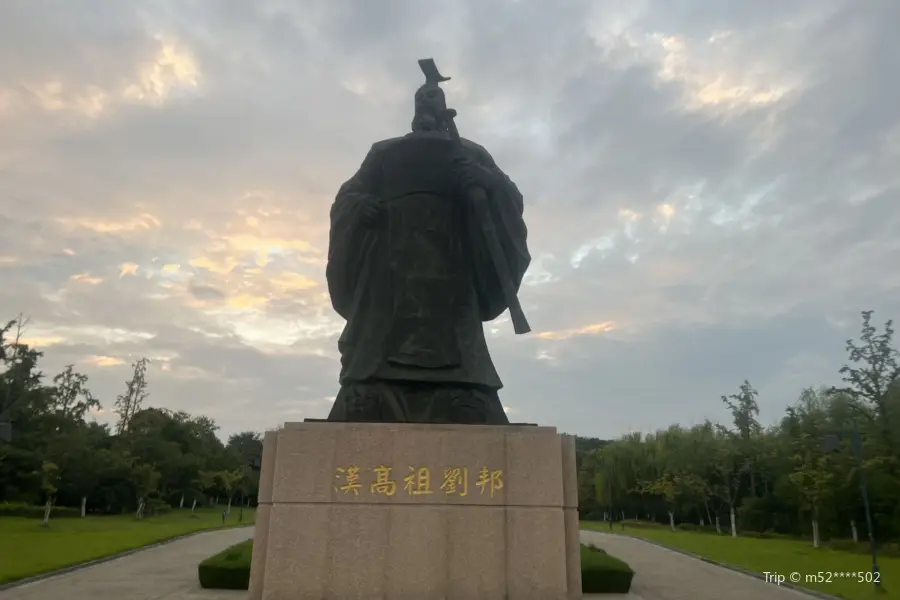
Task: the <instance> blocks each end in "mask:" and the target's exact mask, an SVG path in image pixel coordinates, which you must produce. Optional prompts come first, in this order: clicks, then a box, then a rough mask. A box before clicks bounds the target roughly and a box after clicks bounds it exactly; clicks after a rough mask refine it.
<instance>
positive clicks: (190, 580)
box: [0, 527, 812, 600]
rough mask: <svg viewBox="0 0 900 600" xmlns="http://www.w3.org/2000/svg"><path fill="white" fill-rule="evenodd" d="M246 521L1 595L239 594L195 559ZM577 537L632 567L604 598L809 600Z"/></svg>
mask: <svg viewBox="0 0 900 600" xmlns="http://www.w3.org/2000/svg"><path fill="white" fill-rule="evenodd" d="M252 534H253V529H252V528H249V527H245V528H241V529H228V530H225V531H213V532H209V533H203V534H199V535H196V536H193V537H190V538H187V539H184V540H179V541H176V542H172V543H171V544H164V545H162V546H158V547H156V548H151V549H149V550H145V551H143V552H138V553H135V554H131V555H129V556H125V557H123V558H119V559H116V560H113V561H110V562H107V563H102V564H99V565H95V566H93V567H87V568H85V569H80V570H77V571H74V572H71V573H67V574H64V575H59V576H57V577H51V578H48V579H44V580H41V581H37V582H34V583H31V584H27V585H23V586H19V587H15V588H12V589H9V590H6V591H3V592H0V600H46V599H48V598H65V599H66V600H124V599H127V600H239V599H240V600H243V599H244V598H245V597H246V592H242V591H221V590H203V589H200V584H199V583H198V582H197V565H198V564H199V563H200V561H201V560H203V559H204V558H206V557H208V556H210V555H212V554H215V553H216V552H219V551H220V550H223V549H225V548H227V547H228V546H231V545H233V544H236V543H238V542H241V541H243V540H245V539H248V538H249V537H250V536H251V535H252ZM581 540H582V542H584V543H592V544H595V545H596V546H598V547H600V548H603V549H604V550H607V551H608V552H609V553H610V554H612V555H614V556H617V557H619V558H621V559H622V560H624V561H625V562H627V563H628V564H630V565H631V566H632V568H633V569H634V570H635V571H636V573H637V574H636V575H635V578H634V583H633V584H632V588H631V589H632V593H630V594H628V595H627V596H619V595H615V596H613V595H590V596H585V598H603V599H605V600H615V599H623V600H624V599H625V598H628V599H633V600H721V599H722V598H728V600H758V599H759V598H765V599H766V600H810V598H812V596H809V595H807V594H803V593H800V592H796V591H794V590H789V589H787V588H780V587H777V586H775V585H774V584H769V583H765V582H762V581H760V580H758V579H753V578H752V577H748V576H746V575H742V574H740V573H735V572H733V571H729V570H727V569H723V568H721V567H717V566H714V565H711V564H708V563H705V562H703V561H700V560H697V559H694V558H690V557H688V556H684V555H682V554H678V553H676V552H671V551H669V550H665V549H664V548H660V547H658V546H654V545H652V544H648V543H646V542H642V541H640V540H636V539H633V538H627V537H622V536H616V535H610V534H607V533H600V532H595V531H582V532H581Z"/></svg>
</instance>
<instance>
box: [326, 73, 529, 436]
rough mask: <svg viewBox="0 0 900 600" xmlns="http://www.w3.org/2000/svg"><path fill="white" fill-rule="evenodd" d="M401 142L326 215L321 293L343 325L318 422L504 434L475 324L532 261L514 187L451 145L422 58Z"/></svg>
mask: <svg viewBox="0 0 900 600" xmlns="http://www.w3.org/2000/svg"><path fill="white" fill-rule="evenodd" d="M419 65H420V67H421V68H422V71H423V72H424V73H425V77H426V81H425V84H424V85H422V86H421V87H420V88H419V89H418V90H417V91H416V94H415V115H414V116H413V120H412V132H411V133H409V134H407V135H405V136H403V137H399V138H392V139H388V140H384V141H381V142H377V143H376V144H374V145H373V146H372V148H371V150H369V153H368V154H367V156H366V158H365V160H363V163H362V166H361V167H360V168H359V170H358V171H357V172H356V174H355V175H354V176H353V177H351V178H350V180H348V181H347V182H346V183H344V185H342V186H341V189H340V190H339V191H338V194H337V198H336V199H335V201H334V204H333V205H332V208H331V233H330V240H329V248H328V267H327V270H326V274H327V279H328V291H329V293H330V294H331V302H332V305H333V306H334V309H335V310H336V311H337V312H338V314H340V315H341V316H342V317H344V318H345V319H346V320H347V324H346V326H345V327H344V331H343V333H342V334H341V337H340V340H339V341H338V349H339V350H340V353H341V367H342V368H341V375H340V384H341V389H340V391H339V392H338V395H337V398H336V399H335V402H334V406H333V407H332V409H331V413H330V414H329V416H328V420H329V421H354V422H362V421H368V422H415V423H466V424H491V425H497V424H508V423H509V420H508V419H507V417H506V413H505V412H504V411H503V406H502V405H501V404H500V399H499V397H498V394H497V391H498V390H499V389H500V388H501V387H502V386H503V384H502V383H501V382H500V378H499V376H498V375H497V371H496V370H495V368H494V365H493V362H492V361H491V357H490V354H489V353H488V348H487V343H486V342H485V338H484V329H483V325H482V323H483V322H484V321H490V320H493V319H495V318H497V317H498V316H499V315H500V314H501V313H502V312H503V311H504V310H506V309H507V308H509V309H510V316H511V320H512V321H513V325H514V329H515V331H516V333H526V332H528V331H530V328H529V326H528V322H527V320H526V319H525V316H524V314H523V313H522V309H521V306H520V305H519V301H518V298H517V292H518V289H519V285H520V284H521V281H522V276H523V275H524V274H525V270H526V269H527V268H528V264H529V262H530V261H531V257H530V255H529V253H528V247H527V244H526V237H527V230H526V227H525V221H524V220H523V218H522V211H523V200H522V195H521V194H520V193H519V190H518V188H517V187H516V186H515V184H514V183H513V182H512V181H511V180H510V179H509V177H507V176H506V174H504V173H503V171H501V170H500V168H499V167H498V166H497V165H496V164H495V163H494V160H493V158H491V155H490V154H488V152H487V150H485V149H484V148H482V147H481V146H479V145H478V144H475V143H474V142H471V141H469V140H466V139H462V138H460V137H459V134H458V133H457V131H456V126H455V124H454V121H453V117H454V116H455V115H456V112H455V111H453V110H452V109H448V108H447V105H446V101H445V98H444V92H443V90H442V89H441V87H440V85H439V83H440V82H442V81H446V80H448V79H449V77H442V76H441V75H440V73H439V72H438V70H437V68H436V67H435V65H434V61H432V60H431V59H425V60H420V61H419Z"/></svg>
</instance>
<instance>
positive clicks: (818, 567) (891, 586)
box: [581, 521, 900, 600]
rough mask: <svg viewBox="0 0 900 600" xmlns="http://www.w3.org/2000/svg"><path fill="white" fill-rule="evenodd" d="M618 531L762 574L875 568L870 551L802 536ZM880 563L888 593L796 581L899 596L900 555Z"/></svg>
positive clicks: (859, 596) (865, 595)
mask: <svg viewBox="0 0 900 600" xmlns="http://www.w3.org/2000/svg"><path fill="white" fill-rule="evenodd" d="M581 528H582V529H593V530H596V531H603V532H609V524H608V523H596V522H588V521H582V522H581ZM613 533H625V534H628V535H633V536H635V537H641V538H645V539H648V540H651V541H654V542H658V543H660V544H663V545H665V546H669V547H672V548H678V549H680V550H686V551H688V552H692V553H694V554H698V555H700V556H703V557H706V558H709V559H712V560H715V561H717V562H721V563H725V564H729V565H733V566H736V567H741V568H744V569H746V570H748V571H755V572H757V573H760V574H762V573H763V572H765V571H769V572H777V573H781V574H783V575H789V574H790V573H791V572H797V573H800V574H801V576H803V577H805V576H806V575H815V574H817V573H819V572H820V571H822V572H826V571H828V572H831V571H836V572H846V571H853V572H856V571H864V572H869V571H871V568H872V559H871V557H870V556H869V555H867V554H854V553H850V552H841V551H838V550H830V549H815V548H813V547H812V543H811V542H805V541H801V540H784V539H756V538H749V537H746V538H744V537H738V538H732V537H731V536H730V535H715V534H710V533H699V532H693V531H671V530H670V529H668V528H664V527H658V528H657V527H644V526H641V527H628V525H627V524H626V526H625V530H624V531H623V530H622V529H620V527H619V524H618V523H617V524H616V525H615V527H614V529H613ZM878 566H879V567H880V568H881V585H882V587H883V588H884V589H885V590H886V591H887V593H883V594H877V593H875V591H874V589H873V588H874V586H873V585H872V584H871V583H858V582H857V581H856V580H855V579H853V580H850V579H847V578H832V581H831V583H826V582H823V583H814V582H810V583H806V582H805V581H801V582H800V583H798V584H797V585H802V586H803V587H806V588H810V589H813V590H818V591H820V592H825V593H826V594H831V595H833V596H839V597H841V598H847V599H848V600H874V599H876V598H878V599H882V600H884V599H887V598H900V558H894V557H879V558H878Z"/></svg>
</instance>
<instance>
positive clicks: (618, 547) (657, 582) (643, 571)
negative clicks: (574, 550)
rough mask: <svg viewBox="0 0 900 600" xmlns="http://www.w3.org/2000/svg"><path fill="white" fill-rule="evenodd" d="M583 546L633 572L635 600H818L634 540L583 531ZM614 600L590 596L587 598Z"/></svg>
mask: <svg viewBox="0 0 900 600" xmlns="http://www.w3.org/2000/svg"><path fill="white" fill-rule="evenodd" d="M581 542H582V543H583V544H594V545H595V546H597V547H598V548H602V549H603V550H606V552H607V553H609V554H611V555H612V556H615V557H617V558H621V559H622V560H624V561H625V562H626V563H628V564H629V565H630V566H631V568H632V569H633V570H634V572H635V575H634V580H632V582H631V593H630V594H629V595H628V596H626V597H627V598H629V599H634V600H723V599H724V598H727V599H728V600H760V599H761V598H764V599H765V600H812V599H813V598H815V597H814V596H811V595H809V594H804V593H802V592H798V591H795V590H791V589H788V588H785V587H780V586H777V585H775V584H774V583H766V582H764V581H762V580H760V579H756V578H754V577H750V576H749V575H744V574H743V573H737V572H735V571H731V570H729V569H725V568H723V567H718V566H716V565H711V564H709V563H706V562H703V561H701V560H699V559H696V558H692V557H690V556H686V555H684V554H680V553H678V552H673V551H672V550H667V549H665V548H663V547H661V546H657V545H655V544H650V543H648V542H644V541H641V540H638V539H635V538H630V537H625V536H621V535H613V534H609V533H601V532H598V531H582V532H581ZM591 597H596V598H611V596H609V595H602V596H601V595H591V596H587V595H586V596H585V598H591Z"/></svg>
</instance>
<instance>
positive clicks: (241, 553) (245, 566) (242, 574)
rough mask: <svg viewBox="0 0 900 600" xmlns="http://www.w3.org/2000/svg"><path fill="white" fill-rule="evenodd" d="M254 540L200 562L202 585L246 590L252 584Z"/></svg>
mask: <svg viewBox="0 0 900 600" xmlns="http://www.w3.org/2000/svg"><path fill="white" fill-rule="evenodd" d="M252 552H253V540H247V541H246V542H241V543H240V544H237V545H235V546H232V547H231V548H227V549H226V550H223V551H222V552H220V553H218V554H216V555H214V556H211V557H209V558H207V559H206V560H204V561H203V562H202V563H200V566H199V567H198V569H197V571H198V574H199V575H200V587H202V588H205V589H212V590H246V589H247V588H248V587H249V585H250V555H251V554H252Z"/></svg>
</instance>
